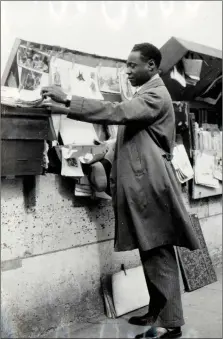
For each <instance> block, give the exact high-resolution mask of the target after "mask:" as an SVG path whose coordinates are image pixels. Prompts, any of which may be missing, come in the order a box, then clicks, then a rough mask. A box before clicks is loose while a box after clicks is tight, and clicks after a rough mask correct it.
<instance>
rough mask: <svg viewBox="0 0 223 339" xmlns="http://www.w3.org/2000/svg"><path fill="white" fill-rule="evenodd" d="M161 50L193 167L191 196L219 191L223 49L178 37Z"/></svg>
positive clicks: (165, 77)
mask: <svg viewBox="0 0 223 339" xmlns="http://www.w3.org/2000/svg"><path fill="white" fill-rule="evenodd" d="M161 53H162V56H163V59H162V64H161V67H160V68H161V72H162V78H163V80H164V83H165V85H166V86H167V88H168V90H169V92H170V94H171V97H172V100H173V101H175V102H176V103H177V104H176V105H177V113H176V120H177V134H178V137H179V135H181V137H182V139H183V144H184V146H185V148H186V151H187V154H188V156H189V158H190V162H191V164H192V166H193V170H194V177H193V180H192V181H190V194H191V197H192V198H193V199H199V198H204V197H210V196H214V195H219V194H221V193H222V100H221V95H222V53H221V51H220V50H217V49H214V48H210V47H207V46H203V45H200V44H196V43H193V42H188V41H184V40H181V39H177V38H171V39H170V40H168V41H167V42H166V43H165V44H164V45H163V46H162V48H161ZM179 117H182V118H181V120H182V119H184V123H182V121H180V118H179Z"/></svg>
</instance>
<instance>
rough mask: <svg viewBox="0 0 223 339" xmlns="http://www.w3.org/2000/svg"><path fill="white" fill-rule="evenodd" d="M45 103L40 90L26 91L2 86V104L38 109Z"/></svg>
mask: <svg viewBox="0 0 223 339" xmlns="http://www.w3.org/2000/svg"><path fill="white" fill-rule="evenodd" d="M42 101H43V98H42V96H41V94H40V89H38V90H33V91H30V90H26V89H22V90H19V88H13V87H7V86H1V104H3V105H7V106H14V107H16V106H19V107H38V106H39V105H40V104H41V103H42Z"/></svg>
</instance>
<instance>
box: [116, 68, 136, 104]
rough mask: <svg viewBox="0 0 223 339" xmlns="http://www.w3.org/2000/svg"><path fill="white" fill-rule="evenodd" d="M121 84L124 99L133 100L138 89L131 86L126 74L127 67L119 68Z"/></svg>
mask: <svg viewBox="0 0 223 339" xmlns="http://www.w3.org/2000/svg"><path fill="white" fill-rule="evenodd" d="M119 85H120V90H121V96H122V100H123V99H125V100H131V99H132V97H133V95H134V94H135V91H136V89H135V88H134V87H132V86H131V83H130V82H129V80H128V76H127V74H126V68H120V69H119Z"/></svg>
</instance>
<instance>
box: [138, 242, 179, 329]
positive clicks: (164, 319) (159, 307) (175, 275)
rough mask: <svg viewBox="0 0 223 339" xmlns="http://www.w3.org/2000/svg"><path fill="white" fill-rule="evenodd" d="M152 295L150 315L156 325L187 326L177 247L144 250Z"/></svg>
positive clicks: (144, 261) (144, 260) (141, 254)
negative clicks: (182, 300)
mask: <svg viewBox="0 0 223 339" xmlns="http://www.w3.org/2000/svg"><path fill="white" fill-rule="evenodd" d="M140 256H141V261H142V265H143V269H144V273H145V278H146V283H147V286H148V290H149V295H150V303H149V315H151V316H153V317H154V318H155V323H154V326H159V327H165V328H167V327H179V326H182V325H184V319H183V309H182V302H181V292H180V281H179V272H178V265H177V260H176V254H175V251H174V247H173V246H170V245H167V246H162V247H157V248H155V249H152V250H149V251H141V252H140Z"/></svg>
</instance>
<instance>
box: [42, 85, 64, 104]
mask: <svg viewBox="0 0 223 339" xmlns="http://www.w3.org/2000/svg"><path fill="white" fill-rule="evenodd" d="M41 95H42V96H43V98H44V99H46V98H47V97H50V98H51V99H52V100H53V101H55V102H58V103H60V104H65V103H66V98H67V95H66V94H65V93H64V92H63V91H62V90H61V88H60V87H58V86H49V87H43V88H42V90H41Z"/></svg>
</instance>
